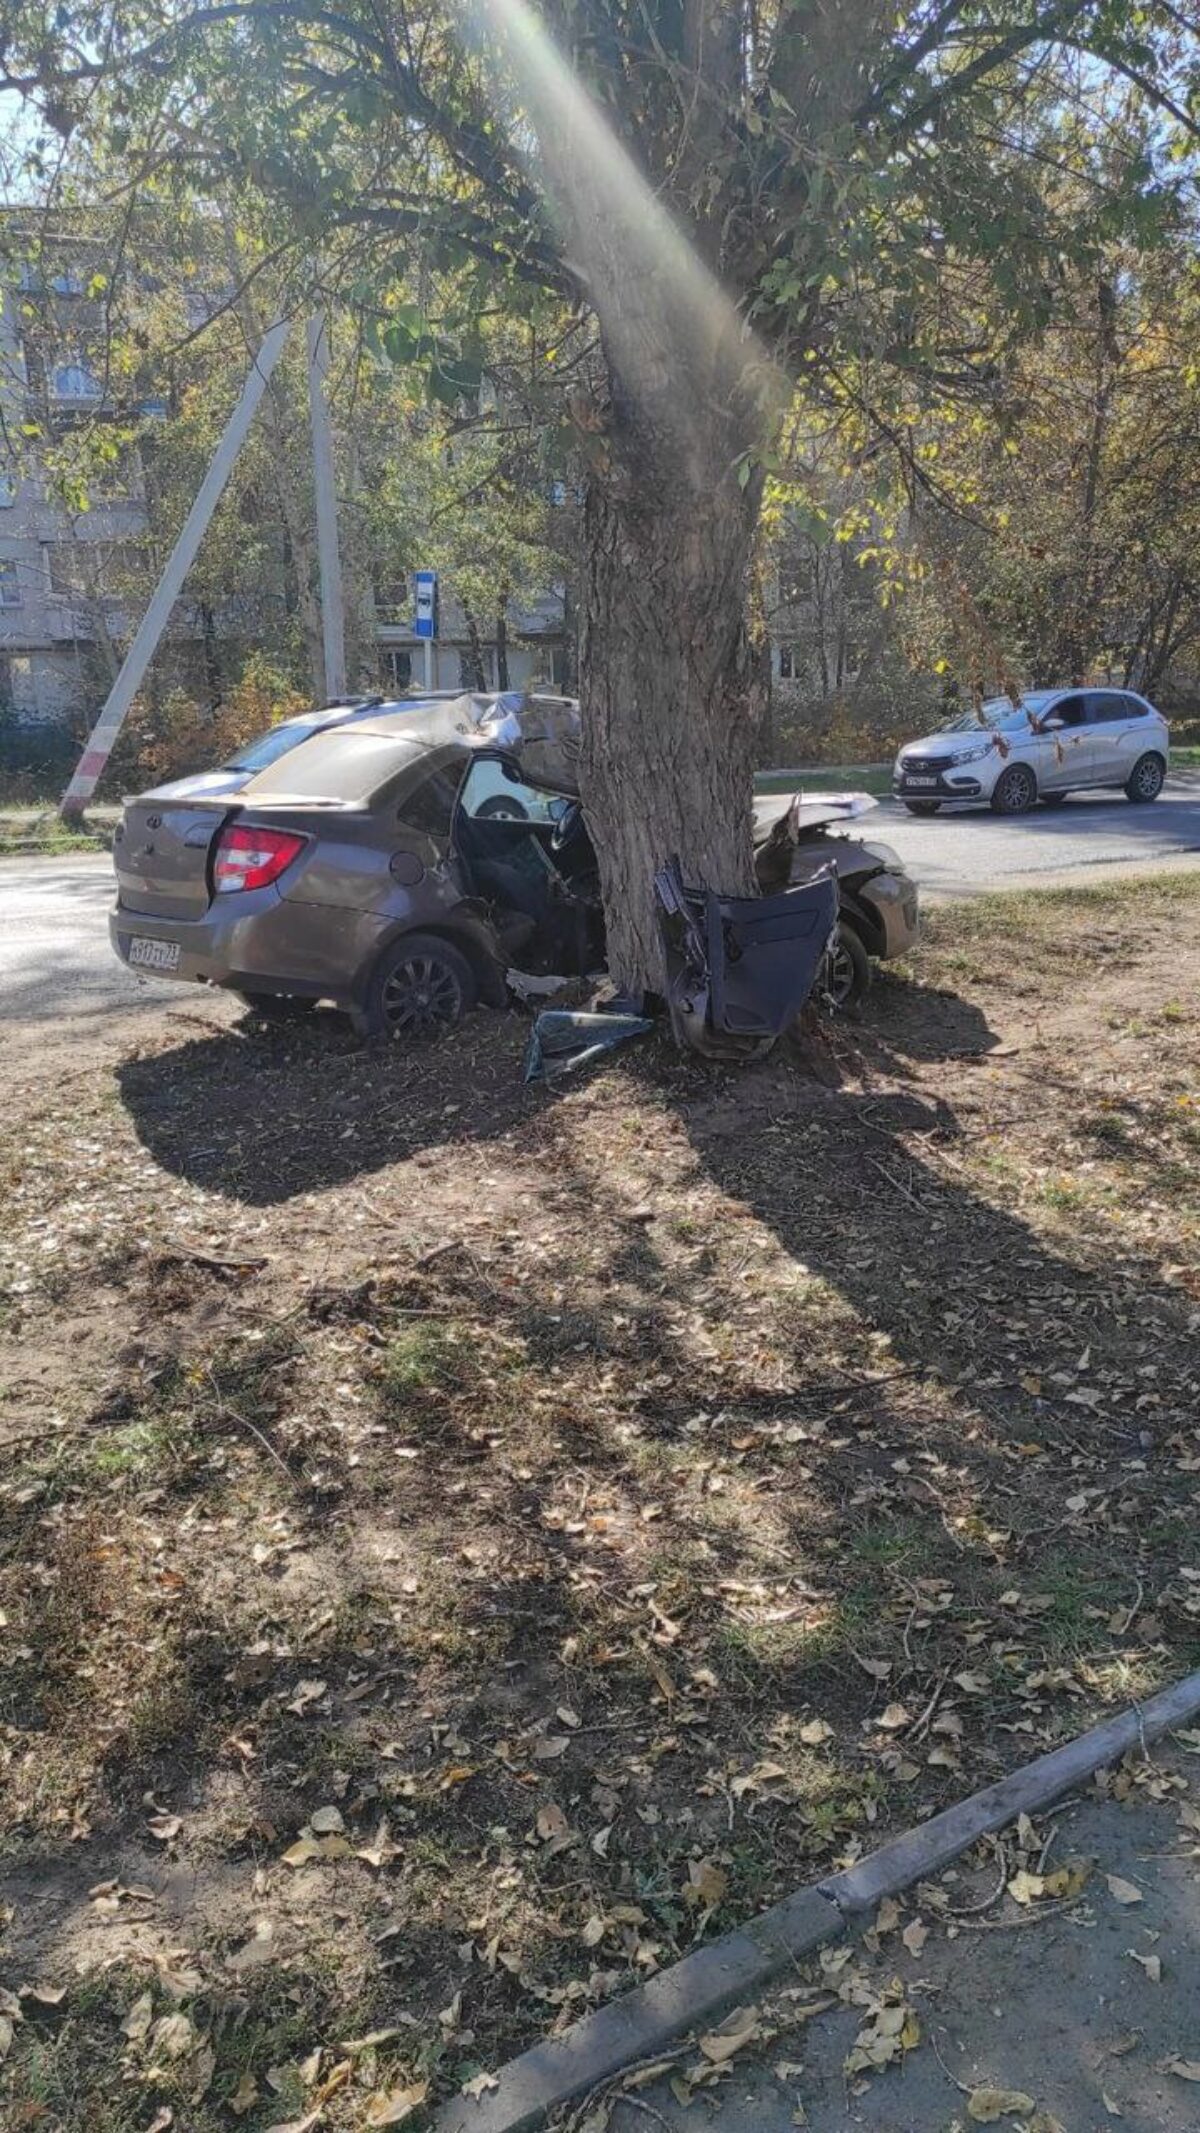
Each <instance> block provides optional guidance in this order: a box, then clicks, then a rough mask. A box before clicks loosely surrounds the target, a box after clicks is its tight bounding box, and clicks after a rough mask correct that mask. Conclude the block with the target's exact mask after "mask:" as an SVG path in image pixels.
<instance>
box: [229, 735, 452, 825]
mask: <svg viewBox="0 0 1200 2133" xmlns="http://www.w3.org/2000/svg"><path fill="white" fill-rule="evenodd" d="M418 752H419V750H418V749H417V748H416V747H415V746H414V744H413V743H412V742H411V741H401V740H394V739H393V738H392V736H391V735H390V734H381V733H364V732H361V731H359V732H356V731H355V729H354V728H353V727H352V726H337V727H334V728H333V730H332V731H330V732H328V733H315V734H314V735H313V737H312V739H311V740H308V741H302V742H301V744H300V746H299V747H298V748H291V749H289V750H288V753H287V754H286V755H284V756H281V757H280V759H279V761H278V762H277V763H273V764H271V765H270V766H269V767H268V768H267V769H266V770H264V771H262V772H261V773H260V774H259V776H258V777H256V778H252V779H251V781H250V784H249V785H248V786H247V787H246V791H245V794H244V797H245V798H246V799H247V800H330V801H340V802H341V803H342V804H343V805H344V806H351V807H355V806H362V805H363V804H364V803H365V802H366V801H368V800H370V798H371V797H372V795H373V794H374V793H377V792H378V791H379V789H380V787H381V786H383V785H387V784H388V783H389V782H390V781H391V779H392V778H394V777H395V776H396V775H397V773H398V772H399V771H401V770H403V769H405V768H406V766H407V765H408V764H409V763H410V762H411V761H412V760H413V757H414V756H415V755H416V754H417V753H418Z"/></svg>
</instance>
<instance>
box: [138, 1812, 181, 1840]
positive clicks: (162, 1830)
mask: <svg viewBox="0 0 1200 2133" xmlns="http://www.w3.org/2000/svg"><path fill="white" fill-rule="evenodd" d="M146 1827H147V1829H148V1830H149V1832H150V1834H151V1836H152V1837H157V1838H158V1841H159V1843H160V1844H169V1843H170V1842H171V1839H172V1837H177V1836H178V1835H179V1832H180V1830H181V1829H182V1828H183V1818H182V1816H181V1815H151V1817H150V1820H149V1821H148V1822H147V1824H146Z"/></svg>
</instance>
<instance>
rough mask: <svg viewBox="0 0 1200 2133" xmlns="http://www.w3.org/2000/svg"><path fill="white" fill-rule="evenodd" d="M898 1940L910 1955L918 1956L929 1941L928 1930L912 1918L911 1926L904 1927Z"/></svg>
mask: <svg viewBox="0 0 1200 2133" xmlns="http://www.w3.org/2000/svg"><path fill="white" fill-rule="evenodd" d="M900 1938H901V1940H902V1941H903V1942H904V1945H905V1947H906V1948H907V1949H908V1952H909V1954H910V1955H919V1954H920V1953H921V1950H922V1948H923V1947H924V1946H925V1943H926V1941H927V1940H928V1939H929V1928H928V1926H927V1925H924V1924H922V1922H921V1920H920V1919H919V1918H914V1919H913V1921H912V1924H911V1925H907V1926H905V1928H904V1931H903V1933H902V1934H901V1935H900Z"/></svg>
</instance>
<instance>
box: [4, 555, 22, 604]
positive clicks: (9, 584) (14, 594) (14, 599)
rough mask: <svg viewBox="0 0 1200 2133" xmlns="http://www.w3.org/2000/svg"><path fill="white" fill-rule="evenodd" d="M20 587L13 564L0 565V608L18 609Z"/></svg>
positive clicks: (15, 567)
mask: <svg viewBox="0 0 1200 2133" xmlns="http://www.w3.org/2000/svg"><path fill="white" fill-rule="evenodd" d="M20 605H21V586H20V582H19V580H18V577H17V566H16V564H15V563H0V607H19V606H20Z"/></svg>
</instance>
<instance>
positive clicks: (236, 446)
mask: <svg viewBox="0 0 1200 2133" xmlns="http://www.w3.org/2000/svg"><path fill="white" fill-rule="evenodd" d="M288 324H289V322H288V320H287V319H281V320H280V322H279V324H278V325H277V326H272V327H271V329H270V331H269V332H268V333H266V334H265V335H264V336H263V342H262V346H261V347H260V349H259V351H258V354H257V355H256V356H255V358H254V362H253V364H252V366H251V369H250V375H249V377H248V378H247V379H246V382H245V384H244V385H243V387H242V395H241V398H240V400H239V401H238V404H237V406H236V407H235V408H234V410H233V413H232V414H231V416H230V417H229V420H228V422H227V423H226V425H225V434H224V436H223V437H222V439H221V442H220V444H219V445H218V446H217V449H216V451H215V452H214V454H213V459H212V465H211V466H210V467H209V470H208V472H207V474H206V475H205V477H204V480H203V481H202V482H201V484H200V487H199V489H198V490H197V492H196V500H195V502H194V503H193V505H192V508H191V510H190V511H189V512H188V515H187V517H186V519H185V520H184V523H183V530H182V532H181V533H180V536H179V539H178V540H177V541H176V543H175V546H174V548H173V549H172V551H171V555H170V559H169V561H168V563H167V567H166V569H165V570H164V571H163V574H162V576H161V578H160V579H159V581H158V584H157V586H156V587H155V589H154V596H153V598H152V600H151V602H150V605H149V607H148V608H147V609H146V612H145V614H144V616H143V617H142V622H141V627H140V628H139V630H138V632H137V635H136V637H135V638H134V640H133V643H132V644H131V645H130V647H129V650H128V651H127V652H126V654H125V659H124V662H123V664H122V667H121V671H120V673H119V674H118V675H117V678H116V680H115V682H114V683H113V685H112V688H111V689H110V691H109V694H108V700H107V702H106V703H105V705H104V709H103V710H102V711H101V713H100V716H99V718H98V719H97V720H96V723H95V726H94V727H93V728H92V732H91V736H90V738H89V740H88V743H87V746H86V747H85V748H84V751H83V754H82V755H81V756H80V758H79V762H78V764H77V765H76V769H75V775H74V777H73V778H72V779H71V782H70V784H69V785H68V787H67V789H66V792H65V793H64V794H63V797H62V803H61V807H60V810H59V811H60V813H61V814H63V815H64V816H68V817H69V816H71V815H78V814H80V813H82V811H83V809H84V807H85V806H86V804H87V802H88V801H89V800H90V799H91V797H92V794H93V793H94V792H95V790H96V785H97V782H98V780H99V778H100V774H101V772H102V771H103V769H104V766H105V764H106V763H107V761H108V759H109V756H110V755H111V754H112V751H113V746H114V743H115V741H116V738H117V735H118V734H119V733H120V731H121V727H122V726H123V724H124V722H125V715H126V713H127V712H128V710H129V706H130V704H131V703H132V702H133V699H134V697H135V695H136V694H137V691H138V689H139V687H140V686H141V683H142V680H143V678H144V676H145V673H146V669H147V667H148V666H149V664H150V661H151V660H152V659H153V657H154V654H155V651H156V650H157V648H158V640H159V638H160V637H161V636H162V633H163V631H164V629H165V628H166V626H167V621H168V619H169V617H170V613H171V609H172V608H173V607H174V605H175V602H176V600H177V599H178V598H179V595H180V593H181V592H182V590H183V581H184V579H185V578H186V576H187V574H188V571H189V570H190V569H191V567H192V564H193V562H194V561H195V559H196V552H197V550H198V548H199V546H200V543H201V541H202V540H203V539H204V536H205V534H206V532H207V531H208V523H209V520H210V519H211V517H212V515H213V512H214V511H215V510H216V507H217V503H218V501H219V499H220V495H221V491H222V489H223V488H224V487H225V484H226V482H227V481H228V479H229V476H230V474H231V473H232V471H233V463H234V461H235V459H236V458H237V455H238V453H239V452H240V450H241V448H242V445H243V444H244V442H245V439H246V433H247V431H248V430H249V428H250V424H251V422H252V421H253V420H254V414H255V410H256V409H257V407H258V403H259V401H260V400H261V399H262V396H263V394H264V392H265V391H266V389H267V380H268V378H269V377H270V375H271V372H272V371H273V370H274V368H275V365H276V364H277V363H278V361H279V358H280V356H281V355H282V354H283V346H284V342H285V341H286V340H287V336H288Z"/></svg>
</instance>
